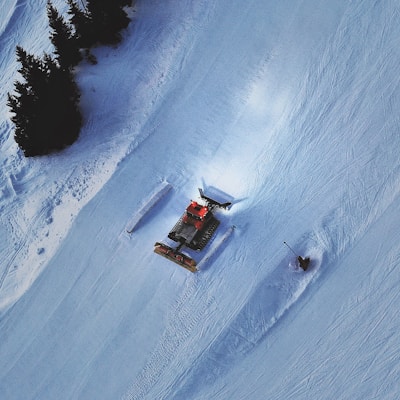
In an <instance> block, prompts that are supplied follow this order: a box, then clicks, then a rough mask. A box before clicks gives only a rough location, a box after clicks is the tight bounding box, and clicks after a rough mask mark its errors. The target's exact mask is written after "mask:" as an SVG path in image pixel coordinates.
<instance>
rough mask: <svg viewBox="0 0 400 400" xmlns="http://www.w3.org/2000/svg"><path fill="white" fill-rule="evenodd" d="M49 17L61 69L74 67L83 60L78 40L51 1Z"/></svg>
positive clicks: (48, 8) (51, 36)
mask: <svg viewBox="0 0 400 400" xmlns="http://www.w3.org/2000/svg"><path fill="white" fill-rule="evenodd" d="M47 15H48V18H49V25H50V28H51V29H52V31H53V32H52V33H51V35H50V40H51V42H52V43H53V45H54V53H55V55H56V59H57V61H58V63H59V65H60V67H61V68H62V69H69V68H71V67H74V66H75V65H77V64H78V63H79V62H80V61H81V60H82V56H81V54H80V51H79V45H78V40H77V38H76V37H75V35H74V34H73V32H72V29H71V27H70V26H69V25H68V24H67V23H66V22H65V21H64V19H63V18H62V17H61V16H60V14H59V13H58V11H57V10H56V9H55V8H54V7H53V5H52V4H51V2H50V0H49V1H48V3H47Z"/></svg>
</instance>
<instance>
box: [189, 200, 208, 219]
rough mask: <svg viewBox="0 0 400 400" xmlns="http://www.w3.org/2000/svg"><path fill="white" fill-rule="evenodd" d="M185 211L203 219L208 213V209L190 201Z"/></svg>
mask: <svg viewBox="0 0 400 400" xmlns="http://www.w3.org/2000/svg"><path fill="white" fill-rule="evenodd" d="M186 211H187V212H189V213H191V214H193V215H197V216H199V217H204V216H205V215H206V214H207V213H208V207H207V206H204V205H202V204H199V203H197V201H192V202H191V203H190V204H189V206H188V207H187V209H186Z"/></svg>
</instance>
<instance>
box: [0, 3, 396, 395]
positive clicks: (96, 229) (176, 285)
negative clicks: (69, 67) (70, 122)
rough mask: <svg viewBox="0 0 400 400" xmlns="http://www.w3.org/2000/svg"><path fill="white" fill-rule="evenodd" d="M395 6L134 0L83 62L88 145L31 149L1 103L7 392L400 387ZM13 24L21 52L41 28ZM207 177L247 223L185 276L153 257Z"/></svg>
mask: <svg viewBox="0 0 400 400" xmlns="http://www.w3.org/2000/svg"><path fill="white" fill-rule="evenodd" d="M268 3H271V4H268ZM276 3H277V4H276ZM28 6H29V7H30V8H29V7H28ZM41 7H43V4H42V5H38V4H36V3H35V2H33V1H32V2H30V1H25V2H20V3H19V2H16V6H15V8H14V14H15V13H16V12H17V11H18V10H19V11H18V12H19V18H18V19H17V20H18V21H19V20H20V19H21V18H28V14H27V13H28V12H30V13H32V12H35V13H37V15H38V16H39V15H42V14H41V12H43V10H42V8H41ZM11 9H12V8H10V10H11ZM399 11H400V10H399V6H398V5H397V3H396V2H393V1H389V0H387V1H382V2H372V1H353V2H350V3H349V2H347V1H339V0H337V1H335V2H332V1H322V2H321V1H312V0H310V1H308V2H304V1H297V0H295V1H281V2H265V1H262V0H253V1H250V2H246V3H245V4H243V2H233V3H232V2H228V1H225V0H222V1H213V2H206V1H191V0H185V1H183V2H182V1H180V2H177V1H173V0H169V1H166V2H165V1H163V2H161V1H154V2H151V4H149V2H142V1H138V5H137V12H136V14H135V20H134V22H133V23H132V24H131V25H130V27H129V29H128V31H127V32H126V37H125V41H124V42H123V44H122V45H121V46H120V47H119V48H117V49H109V48H102V49H98V50H97V52H96V55H97V56H98V58H99V64H98V65H97V66H95V67H93V66H89V65H87V66H86V65H83V66H81V68H80V71H79V81H80V83H81V85H82V88H83V90H84V93H85V95H84V96H83V102H82V106H83V109H84V112H85V116H86V118H87V121H86V123H85V128H84V130H83V132H82V136H81V138H80V140H79V141H78V143H77V144H76V145H74V146H72V147H71V148H70V149H68V150H67V151H65V152H63V153H62V154H61V155H57V156H54V157H53V156H52V157H46V158H42V159H40V160H23V159H22V158H21V157H20V156H19V155H18V153H17V151H16V148H15V146H14V145H13V144H12V138H11V137H10V135H11V126H10V124H9V122H7V119H6V113H5V112H4V113H3V114H2V116H4V118H3V117H2V118H3V119H2V122H1V123H2V139H1V142H2V147H1V152H2V155H1V157H2V159H1V160H2V176H1V181H2V191H3V192H2V193H3V195H2V200H1V207H2V217H1V218H2V223H3V226H4V228H2V233H1V237H2V238H3V237H4V240H3V243H4V244H3V245H2V247H1V248H0V250H1V256H2V259H4V260H6V262H5V263H3V264H2V266H1V268H2V272H1V277H2V278H1V281H0V283H1V288H0V300H1V304H2V307H3V314H2V317H1V320H0V331H1V332H2V342H1V344H0V366H1V368H0V395H1V397H2V398H7V399H21V398H23V399H54V398H57V399H93V398H95V399H116V398H120V399H182V400H183V399H185V400H186V399H196V400H197V399H265V398H268V399H285V400H286V399H296V400H297V399H310V398H312V399H315V398H323V399H342V398H343V399H345V398H351V399H368V398H371V399H372V398H380V399H392V398H395V395H396V394H397V393H398V392H399V384H398V379H397V376H398V373H399V347H398V345H397V342H398V340H399V334H398V331H399V325H400V319H399V316H398V313H397V307H396V304H397V300H398V297H399V295H398V290H397V287H398V283H399V273H398V271H397V266H398V262H399V254H400V244H399V243H400V241H399V239H400V237H399V235H400V234H399V233H398V228H397V227H398V223H399V219H400V213H399V211H400V210H399V208H400V197H399V191H400V182H399V180H400V173H399V168H400V162H399V156H398V148H399V144H400V143H399V142H400V137H399V134H398V128H399V118H398V116H397V113H396V111H397V109H398V107H399V105H400V98H399V96H400V95H399V91H398V86H399V82H400V76H399V74H398V63H399V60H400V48H399V47H398V38H399V37H400V27H399V26H398V23H397V20H398V15H399ZM14 14H12V12H11V11H10V12H8V13H7V15H8V16H11V15H14ZM29 15H30V14H29ZM7 18H9V20H8V22H7V23H3V26H5V27H6V28H5V30H4V32H3V34H2V36H1V44H2V48H3V47H4V48H7V49H9V48H10V47H12V46H14V44H15V43H14V42H12V40H17V39H15V38H18V37H19V38H20V39H21V40H28V36H27V34H26V33H24V29H23V27H22V25H19V24H18V23H17V22H16V20H13V19H12V17H7ZM41 18H42V17H41ZM39 20H40V19H39V18H38V19H37V21H39ZM36 23H38V22H35V24H36ZM26 24H28V23H26ZM0 26H1V25H0ZM32 29H34V32H37V34H38V35H37V37H38V38H40V34H39V33H40V32H42V29H44V28H43V27H42V25H40V24H39V23H38V25H37V26H36V25H34V23H33V22H32ZM29 40H31V41H32V43H36V42H35V38H34V36H33V35H30V36H29ZM38 40H40V39H38ZM10 43H11V44H10ZM26 43H29V41H28V42H24V43H22V44H23V45H26ZM39 47H40V48H45V47H46V45H45V42H44V41H43V42H40V46H39ZM9 54H10V56H9V61H7V62H4V63H3V64H2V69H3V70H4V71H5V75H4V77H3V78H2V79H5V80H4V85H8V87H11V86H12V80H13V79H15V77H14V76H11V74H9V75H8V78H7V79H6V72H7V71H8V72H10V71H11V70H12V69H11V65H12V62H13V61H12V55H13V50H12V49H11V50H9ZM2 83H3V82H2ZM3 120H4V122H3ZM3 155H4V156H3ZM3 160H4V161H3ZM66 170H67V171H66ZM71 171H72V172H71ZM3 182H4V184H3ZM162 182H168V183H169V184H171V186H172V189H171V190H169V191H168V192H166V193H165V196H163V197H162V198H161V199H160V200H159V201H158V202H157V206H155V207H148V208H146V207H145V206H144V204H143V203H144V201H145V200H146V199H152V198H153V194H154V193H155V191H156V189H157V188H159V187H160V185H163V183H162ZM198 186H203V187H204V189H205V191H206V192H207V190H209V191H213V190H214V191H215V190H217V189H218V190H219V191H220V193H226V194H227V196H231V197H233V203H234V204H233V206H232V208H231V209H230V210H229V211H227V212H223V213H221V215H220V218H221V220H222V226H224V227H227V226H230V225H232V224H234V225H235V226H236V229H235V230H234V231H233V233H232V234H231V235H230V236H229V238H228V239H227V240H226V241H224V242H223V245H222V246H220V247H218V250H217V251H216V252H214V253H212V256H211V258H210V259H209V260H208V261H207V263H205V264H204V268H202V269H201V270H200V272H199V273H198V274H191V273H190V272H188V271H186V270H184V269H182V268H179V267H178V266H176V265H175V264H173V263H171V262H168V261H167V260H165V259H164V258H162V257H159V256H157V255H155V254H154V253H153V251H152V249H153V244H154V242H155V241H157V240H161V239H162V238H164V237H165V236H166V235H167V233H168V231H169V229H170V228H171V227H172V226H173V224H174V223H175V221H176V219H177V218H178V217H179V216H180V215H181V213H182V211H183V209H184V208H185V206H186V204H187V202H188V201H189V200H190V198H191V197H194V196H196V195H197V187H198ZM143 209H146V211H147V213H146V214H145V215H144V216H143V217H142V216H141V218H140V223H138V224H137V225H136V227H135V230H134V231H133V233H132V234H131V235H130V236H128V237H127V235H125V232H126V226H127V224H129V222H130V221H132V218H133V217H132V216H135V215H136V214H137V212H138V210H143ZM135 221H136V219H135ZM284 240H287V241H288V242H289V243H290V244H291V245H292V246H293V247H294V248H295V249H296V251H298V252H299V253H300V254H302V255H307V256H310V257H311V259H312V264H311V268H310V270H309V271H307V272H306V273H303V272H300V271H298V270H295V269H294V268H293V264H294V256H293V255H292V254H290V253H289V252H288V249H287V248H286V247H285V246H283V241H284ZM218 243H219V242H218V239H217V238H216V240H215V241H214V242H212V243H211V244H210V247H211V249H212V246H213V245H214V246H215V245H216V244H218ZM210 254H211V253H210ZM28 287H29V289H28V290H27V288H28ZM16 299H19V300H18V301H17V302H16V303H15V304H14V302H15V300H16ZM12 304H14V305H13V307H12V308H10V305H12Z"/></svg>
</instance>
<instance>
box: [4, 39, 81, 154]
mask: <svg viewBox="0 0 400 400" xmlns="http://www.w3.org/2000/svg"><path fill="white" fill-rule="evenodd" d="M17 59H18V61H19V62H20V64H21V68H20V69H19V70H18V72H19V73H20V74H21V75H22V77H23V78H24V82H18V81H17V82H15V89H14V90H15V93H16V94H14V95H11V94H8V103H7V104H8V106H9V107H10V110H11V112H12V113H13V114H14V115H13V116H12V118H11V120H12V122H13V123H14V125H15V133H14V138H15V141H16V142H17V144H18V146H19V147H20V148H21V149H22V150H23V152H24V154H25V155H26V156H27V157H29V156H36V155H43V154H48V153H49V152H51V151H55V150H61V149H63V148H64V147H65V146H67V145H70V144H72V143H73V142H74V141H75V140H76V139H77V137H78V135H79V129H80V126H81V123H82V118H81V114H80V112H79V109H78V101H79V91H78V88H77V86H76V84H75V82H74V80H73V77H72V74H71V72H70V71H69V69H62V68H60V67H59V66H58V64H57V63H56V62H55V61H54V60H52V58H51V57H50V56H49V55H45V56H44V58H43V59H40V58H38V57H35V56H33V55H30V54H28V53H27V52H26V51H25V50H24V49H23V48H22V47H20V46H18V47H17Z"/></svg>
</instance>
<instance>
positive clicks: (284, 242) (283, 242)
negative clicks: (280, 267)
mask: <svg viewBox="0 0 400 400" xmlns="http://www.w3.org/2000/svg"><path fill="white" fill-rule="evenodd" d="M283 244H285V245H286V246H287V247H288V248H289V249H290V251H291V252H292V253H293V254H294V255H295V256H296V257H298V255H297V254H296V252H295V251H294V250H293V249H292V248H291V247H290V246H289V245H288V244H287V243H286V242H283Z"/></svg>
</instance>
